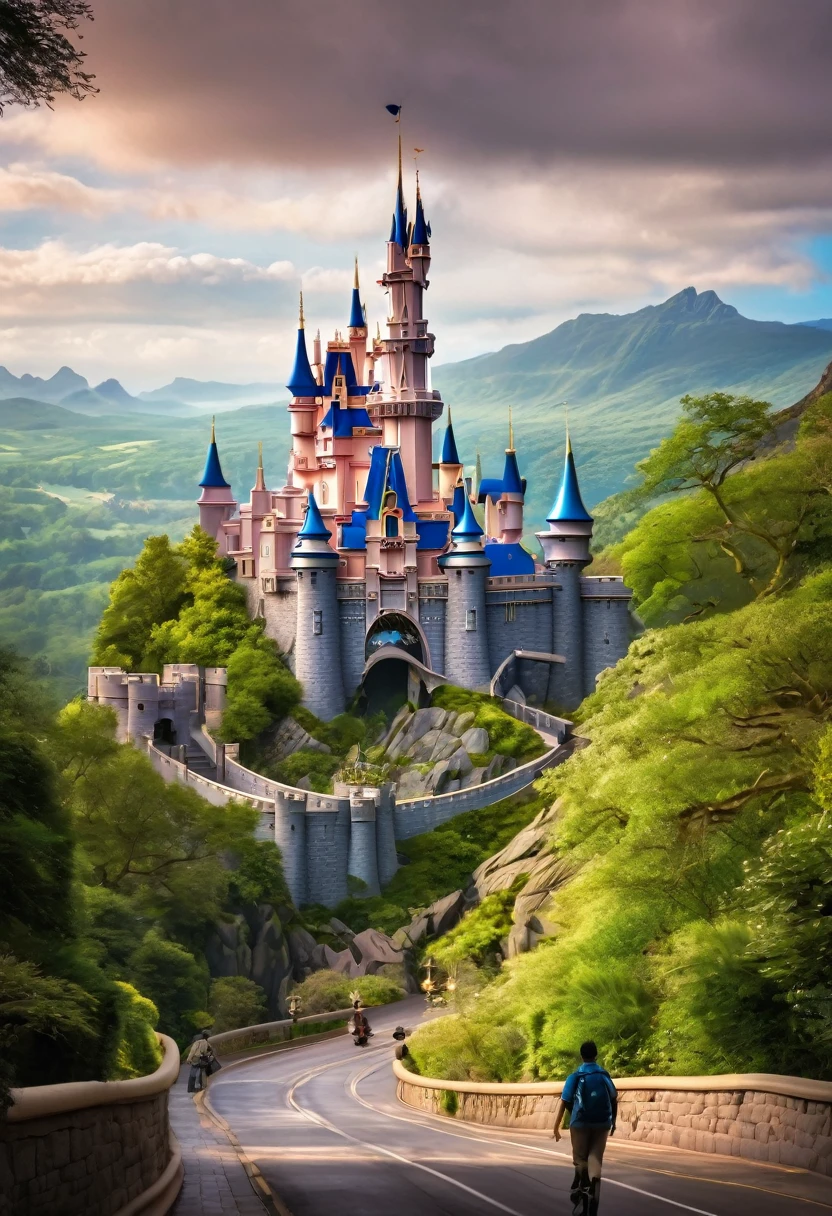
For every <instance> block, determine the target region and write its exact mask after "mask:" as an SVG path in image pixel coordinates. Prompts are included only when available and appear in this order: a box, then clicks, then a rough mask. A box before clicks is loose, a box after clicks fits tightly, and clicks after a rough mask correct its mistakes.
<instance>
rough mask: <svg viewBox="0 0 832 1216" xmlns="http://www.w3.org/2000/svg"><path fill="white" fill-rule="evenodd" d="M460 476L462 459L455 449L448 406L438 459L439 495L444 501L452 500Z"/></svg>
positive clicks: (449, 501)
mask: <svg viewBox="0 0 832 1216" xmlns="http://www.w3.org/2000/svg"><path fill="white" fill-rule="evenodd" d="M461 477H462V461H461V460H460V459H459V453H458V452H457V450H456V439H455V438H454V425H453V422H452V420H451V409H450V406H449V407H448V425H447V426H446V427H445V434H444V437H443V439H442V455H441V457H440V460H439V497H440V499H441V500H442V502H444V503H452V502H453V501H454V491H455V490H456V488H457V486H458V485H459V484H460V479H461Z"/></svg>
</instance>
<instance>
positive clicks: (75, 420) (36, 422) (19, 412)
mask: <svg viewBox="0 0 832 1216" xmlns="http://www.w3.org/2000/svg"><path fill="white" fill-rule="evenodd" d="M85 421H86V420H85V419H82V418H79V416H78V415H77V414H74V413H72V411H71V410H67V409H64V408H63V407H62V406H60V405H53V404H52V403H51V402H45V401H32V400H30V398H28V397H3V398H0V430H2V431H4V432H5V431H64V430H73V429H75V428H78V427H83V426H84V425H85Z"/></svg>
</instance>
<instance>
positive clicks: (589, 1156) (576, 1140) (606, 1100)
mask: <svg viewBox="0 0 832 1216" xmlns="http://www.w3.org/2000/svg"><path fill="white" fill-rule="evenodd" d="M581 1061H582V1063H581V1064H580V1066H579V1067H578V1068H577V1069H576V1070H575V1072H572V1073H570V1074H569V1076H568V1077H567V1078H566V1080H565V1081H564V1084H563V1092H562V1093H561V1096H560V1101H559V1102H558V1105H557V1109H556V1110H555V1126H554V1128H553V1130H552V1135H553V1136H554V1137H555V1140H560V1125H561V1123H562V1122H563V1116H564V1113H565V1111H567V1110H568V1111H569V1116H570V1117H569V1137H570V1139H571V1141H572V1161H573V1163H574V1165H575V1177H574V1178H573V1180H572V1190H571V1194H570V1196H569V1198H570V1199H571V1200H572V1203H573V1204H574V1208H573V1212H574V1216H578V1214H579V1213H585V1214H586V1213H588V1216H596V1214H597V1212H598V1204H599V1203H600V1199H601V1165H602V1163H603V1160H604V1149H605V1148H606V1146H607V1137H608V1136H611V1135H614V1134H615V1120H616V1115H617V1113H618V1094H617V1092H616V1088H615V1086H614V1085H613V1082H612V1077H611V1076H610V1074H609V1073H608V1072H607V1071H606V1070H605V1069H603V1068H601V1066H600V1065H599V1064H598V1048H597V1047H596V1046H595V1044H594V1043H593V1042H592V1040H591V1039H589V1040H588V1041H587V1042H586V1043H581Z"/></svg>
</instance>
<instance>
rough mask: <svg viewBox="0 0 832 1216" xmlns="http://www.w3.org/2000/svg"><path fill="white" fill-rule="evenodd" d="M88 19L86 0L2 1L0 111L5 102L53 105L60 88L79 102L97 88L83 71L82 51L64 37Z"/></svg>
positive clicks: (88, 12)
mask: <svg viewBox="0 0 832 1216" xmlns="http://www.w3.org/2000/svg"><path fill="white" fill-rule="evenodd" d="M92 19H93V17H92V9H91V7H90V5H89V4H87V3H85V0H3V3H2V5H0V114H2V113H3V109H4V107H5V106H7V105H22V106H37V105H40V103H41V102H45V104H46V105H47V106H50V107H51V105H52V102H53V101H54V100H55V97H56V95H57V94H58V93H66V94H68V95H69V96H70V97H74V98H75V99H76V101H81V100H83V98H84V97H86V96H87V94H88V93H97V92H98V90H97V89H96V88H95V86H94V84H93V80H94V79H95V78H94V76H92V75H90V73H89V72H85V71H83V70H82V66H83V63H84V59H85V57H86V56H85V54H84V52H83V51H82V50H80V49H79V48H78V47H77V46H76V45H75V43H74V42H72V41H71V39H70V38H68V37H67V34H68V33H71V32H73V31H75V30H77V29H78V27H79V26H80V25H81V22H82V21H92ZM78 37H79V38H80V37H82V35H80V34H79V35H78Z"/></svg>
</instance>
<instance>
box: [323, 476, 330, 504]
mask: <svg viewBox="0 0 832 1216" xmlns="http://www.w3.org/2000/svg"><path fill="white" fill-rule="evenodd" d="M321 502H329V485H328V484H327V482H325V481H322V482H321Z"/></svg>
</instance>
